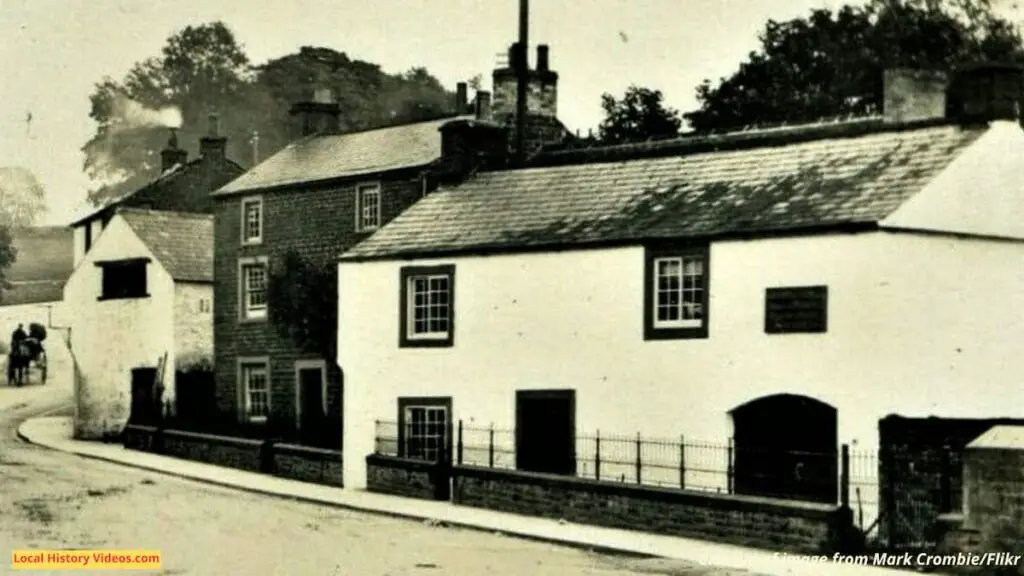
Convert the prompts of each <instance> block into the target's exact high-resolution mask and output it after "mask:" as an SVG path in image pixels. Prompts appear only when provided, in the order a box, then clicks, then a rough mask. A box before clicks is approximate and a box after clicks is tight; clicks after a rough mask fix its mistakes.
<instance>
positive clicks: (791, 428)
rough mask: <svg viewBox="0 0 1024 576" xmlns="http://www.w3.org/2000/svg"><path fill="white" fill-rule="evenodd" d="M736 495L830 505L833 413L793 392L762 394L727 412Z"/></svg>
mask: <svg viewBox="0 0 1024 576" xmlns="http://www.w3.org/2000/svg"><path fill="white" fill-rule="evenodd" d="M731 414H732V421H733V442H734V454H733V488H734V492H735V493H736V494H749V495H754V496H768V497H773V498H785V499H788V500H807V501H813V502H835V501H836V500H837V494H838V488H839V486H838V484H839V482H838V455H837V432H836V409H835V408H833V407H832V406H830V405H828V404H826V403H824V402H821V401H820V400H815V399H814V398H809V397H807V396H798V395H794V394H776V395H772V396H763V397H761V398H757V399H755V400H751V401H750V402H747V403H746V404H743V405H741V406H738V407H736V408H734V409H733V410H732V411H731Z"/></svg>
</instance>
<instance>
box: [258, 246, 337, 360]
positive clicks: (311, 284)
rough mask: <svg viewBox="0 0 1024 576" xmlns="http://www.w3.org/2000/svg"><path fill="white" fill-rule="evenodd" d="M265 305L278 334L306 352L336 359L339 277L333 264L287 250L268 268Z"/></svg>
mask: <svg viewBox="0 0 1024 576" xmlns="http://www.w3.org/2000/svg"><path fill="white" fill-rule="evenodd" d="M267 304H268V312H269V316H270V322H271V323H272V324H273V325H274V327H275V328H276V329H277V332H278V334H280V335H281V336H282V337H284V338H288V339H290V340H291V341H292V342H294V343H295V345H296V346H297V347H299V348H300V349H302V350H304V351H306V352H311V353H316V354H320V355H321V356H322V357H323V358H325V359H331V358H334V357H335V355H336V353H337V352H336V342H337V332H338V274H337V267H336V266H335V265H333V263H325V264H323V265H317V264H315V263H313V262H311V261H309V260H307V259H305V258H303V257H302V255H300V254H299V253H298V252H297V251H295V250H289V251H288V252H286V253H285V254H284V256H283V257H282V258H281V259H280V261H279V262H274V263H272V265H271V267H270V276H269V278H268V282H267Z"/></svg>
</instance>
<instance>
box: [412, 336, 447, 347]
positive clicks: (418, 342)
mask: <svg viewBox="0 0 1024 576" xmlns="http://www.w3.org/2000/svg"><path fill="white" fill-rule="evenodd" d="M453 344H454V342H453V338H452V337H451V336H448V337H447V338H409V337H408V336H406V337H404V338H402V339H401V341H400V342H399V343H398V347H399V348H451V347H452V346H453Z"/></svg>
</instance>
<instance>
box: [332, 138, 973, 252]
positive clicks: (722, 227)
mask: <svg viewBox="0 0 1024 576" xmlns="http://www.w3.org/2000/svg"><path fill="white" fill-rule="evenodd" d="M986 129H987V128H986V127H984V126H976V127H961V126H953V125H934V124H933V125H924V126H920V127H916V128H913V129H910V128H907V127H903V128H902V129H894V128H891V127H890V128H887V129H881V130H878V129H876V130H875V131H874V132H871V131H868V132H866V133H865V132H864V131H860V132H857V133H855V134H854V135H852V136H847V137H835V136H833V137H829V138H824V139H822V138H819V139H817V140H813V139H807V138H803V139H798V140H800V141H797V142H795V143H793V142H791V143H785V142H773V143H771V145H766V144H763V143H762V144H761V145H757V146H744V147H741V148H740V149H726V150H720V151H707V150H698V151H697V152H694V151H692V150H687V151H684V152H683V153H682V155H679V154H678V153H677V154H676V155H673V156H668V157H658V158H642V159H634V160H621V161H614V162H608V161H606V162H602V163H596V164H573V165H567V166H554V167H542V168H528V169H522V170H510V171H495V172H481V173H478V174H477V175H475V176H474V177H472V178H470V179H469V180H468V181H466V182H464V183H463V184H461V185H459V186H457V187H453V188H448V189H441V190H439V191H438V192H435V193H434V194H431V195H430V196H428V197H426V198H424V199H423V200H421V201H420V202H418V203H417V204H415V205H413V206H412V207H411V208H409V209H408V210H406V211H405V212H404V213H403V214H401V215H400V216H398V217H397V218H395V219H394V220H392V221H391V222H390V223H389V224H387V225H386V226H384V227H383V228H382V229H380V230H378V231H377V232H376V233H375V234H374V235H372V236H371V237H369V238H367V239H366V240H364V241H363V242H361V243H360V244H358V245H356V246H355V247H354V248H352V249H351V250H349V251H348V252H346V253H345V255H344V258H346V259H361V258H390V257H400V256H413V255H415V256H421V255H422V256H426V255H431V254H441V253H446V252H463V251H487V250H495V249H506V250H507V249H512V250H515V249H527V248H537V247H546V246H552V247H554V246H567V245H569V246H572V245H587V244H596V243H609V242H621V243H629V242H637V241H641V240H647V239H657V238H686V237H713V236H718V235H727V234H757V233H768V232H777V231H784V230H794V229H804V228H820V227H828V226H841V225H851V224H868V223H877V222H878V221H879V220H881V219H883V218H885V217H886V216H887V215H889V214H890V213H892V212H893V211H894V210H895V209H896V208H898V207H899V206H900V205H901V204H902V203H903V202H905V201H906V200H908V199H909V198H910V197H911V196H913V195H914V194H915V193H916V192H918V191H920V190H921V189H922V188H923V187H924V186H925V184H927V183H928V182H929V181H930V180H932V179H933V178H934V177H935V176H936V175H937V174H938V173H939V172H940V171H941V170H942V169H943V168H945V167H946V166H948V165H949V164H950V162H952V161H953V160H954V159H955V158H956V157H957V156H958V155H959V154H960V153H961V152H962V151H963V150H965V149H966V148H967V147H968V146H969V145H970V144H972V143H973V142H974V141H975V140H976V139H977V138H978V137H979V136H980V135H981V134H983V133H984V132H985V131H986ZM726 144H728V142H726V141H722V142H719V144H718V145H719V146H724V145H726Z"/></svg>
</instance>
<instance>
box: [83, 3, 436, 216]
mask: <svg viewBox="0 0 1024 576" xmlns="http://www.w3.org/2000/svg"><path fill="white" fill-rule="evenodd" d="M322 87H327V88H331V89H332V90H333V91H334V94H335V96H336V97H337V98H338V101H339V104H340V105H341V110H342V115H341V125H342V128H343V129H346V130H351V129H365V128H373V127H378V126H382V125H386V124H394V123H401V122H408V121H414V120H420V119H427V118H434V117H437V116H441V115H444V114H447V113H449V112H450V111H451V110H450V109H451V107H452V104H451V102H452V98H451V96H450V94H449V93H448V92H447V91H446V90H445V88H444V87H443V86H442V85H441V84H440V82H439V81H438V80H437V79H436V78H434V77H433V76H431V75H430V73H429V72H427V70H426V69H423V68H414V69H413V70H410V71H408V72H406V73H403V74H387V73H384V72H383V71H381V69H380V67H379V66H378V65H376V64H371V63H368V62H363V61H360V60H353V59H351V58H349V57H348V56H347V55H346V54H344V53H342V52H337V51H335V50H331V49H329V48H314V47H304V48H301V49H300V50H299V51H297V52H296V53H294V54H288V55H285V56H282V57H280V58H276V59H273V60H270V61H269V62H265V63H263V64H261V65H253V64H252V62H250V60H249V58H248V56H247V55H246V53H245V50H244V48H243V47H242V46H241V45H240V44H239V43H238V41H237V40H236V38H235V37H234V35H233V34H232V32H231V31H230V29H229V28H228V27H227V26H226V25H225V24H224V23H222V22H213V23H209V24H203V25H200V26H189V27H187V28H185V29H183V30H181V31H179V32H178V33H176V34H174V35H173V36H171V37H170V38H169V39H168V40H167V43H166V45H165V46H164V48H163V51H162V53H161V54H160V55H159V56H156V57H152V58H147V59H145V60H142V61H140V62H138V63H137V64H135V65H134V66H133V67H132V68H131V70H130V71H129V72H128V74H127V76H125V78H124V79H122V80H120V81H115V80H113V79H111V78H106V79H104V80H103V81H102V82H100V83H99V84H97V85H96V88H95V90H94V91H93V93H92V95H91V96H90V100H91V102H92V109H91V111H90V114H89V115H90V117H91V118H92V119H93V120H94V121H95V122H96V133H95V135H94V136H93V137H92V138H91V139H90V140H89V141H88V142H87V143H86V144H85V146H84V147H83V149H82V150H83V152H84V154H85V165H84V168H85V171H86V173H87V174H88V175H89V177H90V178H91V179H92V180H93V181H94V182H95V183H96V187H95V188H94V189H93V190H91V192H90V199H92V200H93V202H95V203H102V202H103V201H105V200H106V199H108V198H111V197H114V196H117V195H119V194H121V193H124V192H128V191H131V190H134V189H136V188H138V187H140V186H142V185H143V184H145V183H146V182H147V181H149V180H150V179H152V178H153V177H154V175H155V174H156V172H157V171H158V170H159V166H160V156H159V152H160V150H161V149H162V148H163V147H164V146H165V145H166V142H167V138H168V133H167V126H173V125H180V126H181V129H180V131H179V138H178V140H179V144H180V145H181V146H183V147H185V148H186V149H188V150H189V153H190V155H193V156H194V155H195V154H196V153H197V152H198V140H199V138H200V137H201V136H202V135H203V134H205V132H206V130H207V120H206V119H207V116H208V115H209V114H210V113H211V112H217V113H218V114H219V116H220V130H221V134H222V135H223V136H227V137H228V154H229V156H230V158H231V159H232V160H234V161H236V162H238V163H239V164H241V165H242V166H243V167H249V166H251V164H252V162H253V158H254V154H253V149H254V146H253V144H254V134H255V135H256V136H257V137H258V140H257V141H256V143H257V146H256V149H257V150H258V159H260V160H262V159H265V158H267V157H268V156H269V155H271V154H273V153H274V152H276V151H278V150H280V149H281V148H282V147H283V146H284V145H285V144H287V143H288V141H289V139H290V130H289V117H288V109H289V108H290V107H291V105H292V104H294V103H295V102H296V101H298V100H300V99H306V98H309V96H310V95H311V93H312V91H313V89H315V88H322ZM178 112H180V115H179V114H178Z"/></svg>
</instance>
